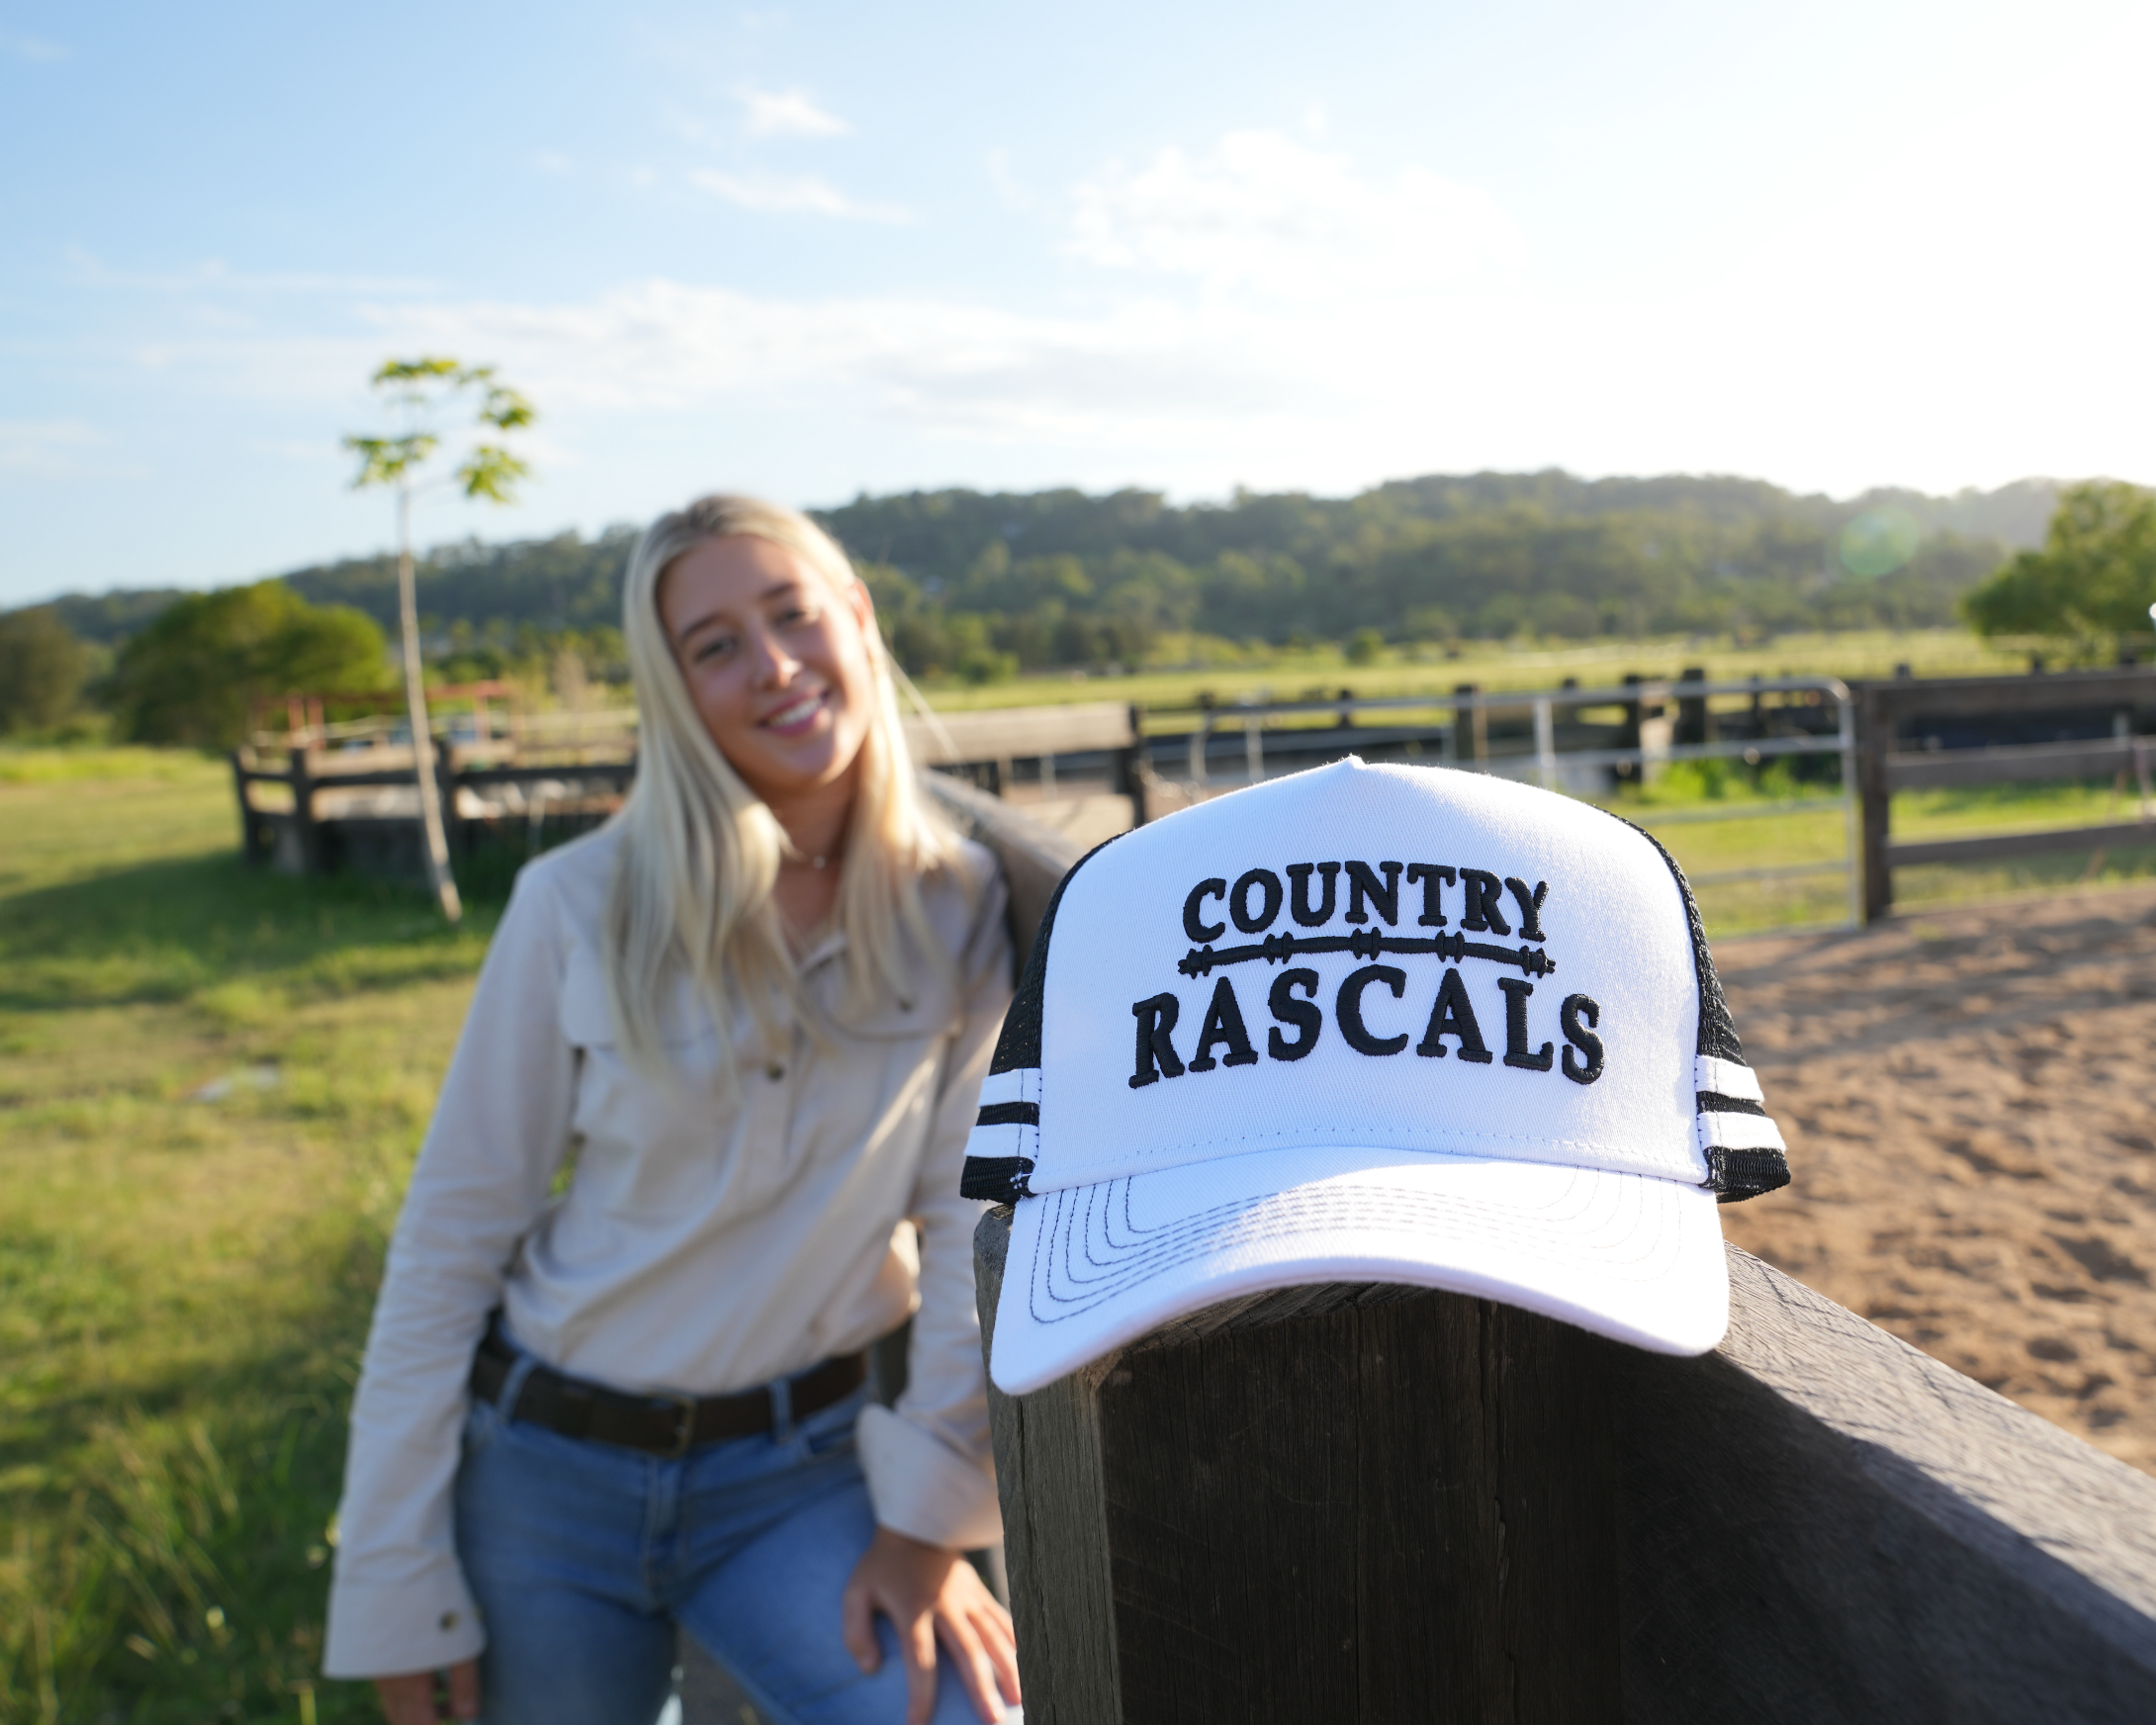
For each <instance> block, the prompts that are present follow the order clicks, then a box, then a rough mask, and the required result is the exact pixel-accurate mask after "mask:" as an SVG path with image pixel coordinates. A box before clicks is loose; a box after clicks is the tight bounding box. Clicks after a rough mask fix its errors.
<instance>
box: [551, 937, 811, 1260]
mask: <svg viewBox="0 0 2156 1725" xmlns="http://www.w3.org/2000/svg"><path fill="white" fill-rule="evenodd" d="M660 1022H661V1030H662V1035H663V1037H664V1044H665V1049H666V1055H667V1062H668V1065H669V1066H670V1068H671V1069H672V1073H671V1076H668V1077H663V1076H660V1075H658V1074H655V1073H647V1072H645V1071H643V1070H640V1069H639V1068H638V1067H637V1066H635V1065H634V1064H632V1063H631V1061H630V1060H629V1058H628V1053H627V1050H626V1049H624V1048H623V1047H622V1046H621V1043H620V1038H619V1036H618V1034H617V1033H616V1031H615V1028H614V1022H613V1015H612V1012H611V1010H610V1009H609V1007H608V1005H607V999H606V983H605V978H604V976H603V974H602V973H601V971H600V969H599V966H598V963H597V961H596V959H595V958H588V957H585V956H584V954H579V961H575V962H573V963H572V964H571V967H570V971H569V974H568V976H567V977H566V978H565V979H564V987H563V990H562V1009H561V1028H562V1035H563V1038H564V1040H565V1041H567V1042H568V1043H569V1044H570V1045H571V1046H572V1047H574V1048H575V1049H576V1050H577V1052H578V1061H577V1066H578V1071H577V1094H576V1101H575V1105H574V1108H573V1111H572V1122H573V1126H574V1130H575V1132H576V1135H577V1139H578V1144H577V1173H576V1179H575V1181H574V1183H573V1185H572V1187H571V1194H570V1207H571V1208H572V1210H576V1211H581V1212H584V1213H585V1214H586V1215H587V1216H592V1215H594V1214H603V1215H606V1216H611V1217H614V1218H617V1219H620V1220H623V1221H632V1222H636V1223H639V1224H643V1225H647V1226H648V1225H653V1224H658V1225H663V1226H669V1227H677V1226H682V1225H684V1224H686V1223H688V1222H689V1221H690V1220H691V1219H692V1218H699V1217H708V1216H709V1215H710V1214H711V1213H712V1211H713V1210H714V1209H715V1208H718V1207H721V1206H723V1207H724V1208H726V1209H728V1210H730V1211H731V1210H734V1209H736V1208H739V1207H745V1206H747V1207H753V1206H755V1205H756V1204H758V1203H759V1202H760V1201H761V1199H760V1194H759V1193H758V1192H757V1191H755V1190H753V1188H761V1187H764V1186H767V1185H769V1184H771V1180H770V1172H771V1171H770V1170H767V1169H766V1168H765V1167H764V1166H763V1164H764V1163H765V1162H767V1161H772V1160H776V1159H779V1158H780V1157H781V1155H782V1147H783V1146H782V1142H780V1141H771V1142H769V1143H768V1145H767V1146H766V1145H764V1144H763V1143H760V1142H759V1140H760V1139H765V1138H771V1139H774V1140H782V1138H783V1135H784V1131H785V1125H784V1121H783V1118H782V1117H781V1118H780V1119H779V1120H777V1121H776V1122H771V1121H764V1120H762V1119H759V1118H756V1117H757V1116H760V1115H762V1114H764V1113H767V1112H768V1110H767V1109H765V1108H759V1107H758V1106H757V1105H758V1104H759V1103H760V1102H763V1101H764V1100H765V1099H764V1098H762V1097H761V1096H760V1095H759V1092H760V1090H762V1089H764V1088H774V1086H772V1085H771V1083H770V1080H768V1079H767V1078H765V1077H764V1067H765V1065H767V1064H770V1062H764V1061H752V1060H750V1059H748V1058H746V1057H745V1058H744V1059H743V1060H742V1064H741V1068H740V1078H739V1080H738V1083H737V1085H736V1087H735V1090H734V1092H733V1094H732V1095H731V1097H730V1096H729V1095H728V1093H727V1092H726V1090H725V1089H724V1088H723V1087H722V1085H721V1083H720V1081H719V1065H720V1061H721V1058H722V1054H723V1050H722V1047H721V1044H720V1041H719V1033H718V1030H717V1027H716V1026H715V1025H714V1024H713V1022H712V1019H711V1016H710V1014H709V1013H708V1012H707V1011H706V1010H704V1008H703V1007H702V1005H701V1004H700V1003H699V1002H698V1001H697V1000H696V999H695V998H694V996H693V995H692V994H690V993H689V991H688V990H687V989H686V988H679V989H676V990H675V991H674V994H673V996H672V997H671V998H670V999H669V1000H668V1002H667V1010H666V1012H665V1013H663V1014H662V1016H661V1021H660ZM773 1126H775V1128H776V1131H775V1133H773V1132H772V1130H771V1129H772V1128H773Z"/></svg>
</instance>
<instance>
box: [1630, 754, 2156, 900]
mask: <svg viewBox="0 0 2156 1725" xmlns="http://www.w3.org/2000/svg"><path fill="white" fill-rule="evenodd" d="M1834 793H1835V787H1834V786H1833V785H1831V784H1828V785H1820V786H1816V787H1811V788H1810V789H1809V791H1807V788H1806V787H1804V786H1801V785H1798V784H1794V783H1792V782H1790V781H1789V780H1788V779H1786V778H1784V777H1780V776H1779V775H1772V776H1770V777H1769V778H1768V780H1767V782H1766V783H1765V784H1764V785H1763V786H1762V787H1757V788H1755V787H1753V786H1752V784H1751V782H1750V781H1749V779H1748V778H1747V777H1746V775H1745V774H1744V773H1743V772H1740V771H1735V770H1730V769H1724V768H1723V767H1722V765H1721V764H1719V763H1697V764H1694V763H1684V764H1681V765H1678V766H1676V767H1673V768H1671V769H1670V770H1669V771H1668V772H1666V773H1665V774H1664V775H1663V777H1662V779H1661V780H1660V781H1659V782H1658V783H1656V784H1654V785H1652V786H1649V787H1648V788H1647V789H1646V790H1645V791H1643V792H1633V791H1627V792H1626V793H1624V794H1623V795H1621V796H1619V797H1616V798H1612V799H1610V801H1609V804H1608V806H1610V807H1611V808H1613V809H1615V810H1616V811H1617V812H1618V813H1619V814H1622V815H1624V816H1625V817H1626V819H1628V820H1633V821H1637V822H1638V823H1639V824H1640V825H1642V826H1644V827H1646V828H1647V829H1648V830H1649V831H1650V832H1652V833H1654V834H1655V835H1656V837H1657V838H1659V839H1661V840H1662V843H1663V844H1664V845H1666V846H1667V847H1668V848H1669V851H1670V854H1671V855H1672V856H1674V857H1675V858H1676V859H1677V861H1678V862H1679V863H1682V864H1683V866H1684V870H1685V872H1686V873H1687V874H1688V875H1699V874H1706V873H1710V872H1713V871H1717V870H1721V869H1732V868H1753V867H1761V866H1766V865H1775V864H1784V863H1834V862H1839V861H1840V860H1841V859H1842V856H1843V855H1844V854H1845V848H1846V839H1845V836H1844V835H1845V833H1846V827H1845V825H1844V820H1843V816H1842V811H1841V809H1840V808H1839V807H1836V808H1827V809H1818V810H1806V811H1800V812H1795V813H1784V812H1781V811H1780V810H1779V809H1778V807H1777V804H1778V803H1781V802H1784V801H1786V800H1788V799H1789V798H1792V797H1795V796H1800V795H1806V794H1809V795H1811V796H1815V797H1817V796H1828V795H1833V794H1834ZM1710 808H1719V809H1723V810H1726V811H1729V812H1733V813H1737V812H1742V813H1743V817H1744V818H1741V819H1736V820H1729V821H1716V822H1711V823H1699V824H1694V823H1691V822H1682V823H1676V822H1671V823H1668V824H1663V822H1662V821H1660V820H1658V816H1662V817H1666V816H1670V815H1679V816H1681V815H1689V814H1696V813H1698V812H1700V811H1702V810H1705V809H1710ZM2138 808H2139V799H2138V796H2137V794H2136V793H2134V791H2133V790H2132V788H2131V786H2130V785H2129V787H2128V789H2127V791H2126V792H2125V794H2123V795H2121V794H2119V793H2118V792H2117V790H2116V788H2115V787H2114V784H2113V782H2112V781H2111V780H2109V779H2103V780H2089V781H2083V782H2071V781H2070V782H2065V783H2058V784H2000V785H1985V786H1980V787H1974V788H1970V789H1966V790H1927V791H1907V792H1903V793H1902V794H1900V795H1898V796H1896V797H1895V798H1894V804H1893V809H1892V812H1891V814H1890V817H1889V821H1890V830H1891V831H1892V832H1893V834H1894V836H1895V837H1896V838H1899V839H1920V838H1922V839H1948V838H1973V837H1975V836H1977V835H1979V834H1990V833H2019V832H2040V831H2044V830H2047V829H2056V828H2062V827H2085V826H2098V825H2104V824H2108V823H2111V822H2115V821H2130V820H2132V819H2133V818H2134V817H2135V814H2136V812H2137V810H2138ZM2151 834H2152V837H2151V842H2150V843H2149V844H2147V845H2136V846H2126V847H2113V848H2111V849H2110V850H2107V851H2099V852H2069V853H2066V854H2064V855H2061V856H2056V857H2030V858H2023V859H2021V860H2018V861H2014V862H2006V863H1979V864H1967V863H1941V864H1936V865H1927V866H1925V867H1920V868H1902V869H1897V870H1896V871H1895V876H1894V888H1895V905H1896V908H1897V909H1908V910H1915V909H1922V908H1928V907H1937V906H1943V905H1948V904H1960V903H1967V902H1970V901H1972V900H1976V899H1981V898H1996V897H2000V896H2003V895H2006V894H2011V893H2017V892H2030V891H2039V890H2045V889H2050V888H2056V887H2064V886H2072V885H2081V884H2089V883H2105V882H2109V883H2114V884H2116V883H2124V882H2127V881H2132V880H2147V879H2151V878H2156V828H2152V829H2151ZM1847 894H1848V889H1847V886H1846V884H1845V881H1844V879H1843V877H1842V876H1841V875H1839V874H1822V875H1816V876H1806V877H1801V878H1796V879H1785V880H1776V881H1756V882H1752V881H1747V882H1725V883H1722V884H1719V885H1706V886H1702V887H1700V888H1699V891H1698V897H1699V903H1700V911H1701V914H1702V915H1703V916H1704V917H1705V919H1706V923H1707V931H1708V933H1709V934H1710V935H1716V936H1721V935H1733V934H1756V933H1762V932H1765V931H1768V930H1772V929H1776V928H1795V927H1804V926H1810V925H1812V924H1816V923H1831V922H1838V921H1840V920H1842V918H1844V917H1845V916H1846V915H1847V914H1848V910H1847V905H1848V896H1847Z"/></svg>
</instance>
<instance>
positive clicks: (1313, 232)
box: [1070, 132, 1526, 301]
mask: <svg viewBox="0 0 2156 1725" xmlns="http://www.w3.org/2000/svg"><path fill="white" fill-rule="evenodd" d="M1074 201H1075V213H1074V220H1073V223H1072V233H1071V241H1070V249H1071V251H1072V253H1073V254H1074V255H1076V256H1078V257H1080V258H1083V259H1084V260H1086V261H1087V262H1089V263H1094V264H1098V265H1100V266H1102V267H1104V268H1109V269H1136V270H1148V271H1153V272H1157V273H1160V274H1166V275H1176V276H1193V277H1196V278H1198V279H1199V280H1200V281H1202V282H1203V283H1204V284H1205V285H1206V287H1207V288H1208V289H1209V290H1210V291H1212V292H1213V293H1226V292H1237V291H1240V292H1255V293H1258V294H1263V295H1268V296H1272V297H1277V298H1281V299H1292V300H1303V301H1311V300H1321V299H1325V298H1329V297H1337V296H1338V295H1339V294H1341V293H1342V292H1348V293H1353V294H1356V295H1358V296H1364V295H1369V294H1372V293H1377V294H1389V293H1423V292H1427V291H1429V290H1431V289H1434V288H1452V287H1459V286H1462V285H1464V284H1467V283H1469V282H1471V281H1473V280H1476V279H1478V278H1482V277H1487V276H1490V275H1492V274H1495V273H1500V272H1502V271H1504V270H1506V269H1509V268H1510V267H1511V266H1513V265H1515V264H1516V263H1518V262H1519V261H1521V259H1522V258H1523V256H1524V253H1525V249H1526V248H1525V245H1524V242H1523V241H1522V239H1521V237H1520V235H1519V232H1518V230H1517V229H1516V228H1515V227H1513V226H1512V224H1511V222H1510V221H1509V220H1508V219H1507V218H1506V217H1505V215H1504V213H1503V212H1502V211H1501V210H1499V209H1498V207H1497V205H1496V204H1495V202H1494V201H1493V200H1492V199H1491V198H1490V197H1489V196H1488V194H1486V193H1484V192H1482V191H1479V190H1477V189H1476V188H1475V187H1472V186H1463V185H1460V184H1457V183H1456V182H1454V181H1451V180H1445V179H1441V178H1439V177H1438V176H1437V175H1435V174H1432V173H1429V172H1427V171H1426V170H1424V169H1422V168H1418V167H1404V168H1401V169H1400V170H1399V171H1398V172H1397V173H1395V174H1394V175H1393V176H1392V179H1391V180H1389V181H1386V180H1379V179H1375V178H1366V177H1364V176H1362V175H1360V174H1358V173H1357V172H1356V170H1355V166H1354V164H1353V163H1352V162H1351V161H1350V160H1349V158H1348V157H1346V156H1345V155H1340V154H1336V153H1332V152H1329V151H1325V150H1320V149H1315V148H1312V147H1311V146H1309V145H1307V144H1304V143H1301V142H1298V141H1297V140H1296V139H1294V138H1292V137H1288V136H1283V135H1281V134H1279V133H1276V132H1234V133H1229V134H1228V135H1227V136H1225V137H1223V138H1221V139H1220V141H1219V142H1218V143H1217V144H1215V145H1214V146H1213V149H1212V151H1211V152H1210V153H1208V154H1205V155H1200V156H1192V155H1187V154H1185V153H1184V152H1183V151H1182V150H1180V149H1165V150H1162V151H1161V152H1160V154H1159V155H1157V156H1155V157H1154V158H1153V160H1152V161H1151V162H1150V163H1149V164H1148V165H1147V166H1145V167H1142V168H1139V169H1137V170H1135V171H1132V170H1130V169H1126V168H1122V167H1116V168H1111V169H1110V170H1108V171H1107V172H1105V173H1103V174H1100V175H1098V176H1096V177H1095V178H1093V179H1090V180H1087V181H1085V182H1083V183H1082V184H1080V185H1079V186H1078V188H1077V190H1076V192H1075V194H1074Z"/></svg>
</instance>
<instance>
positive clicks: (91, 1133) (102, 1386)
mask: <svg viewBox="0 0 2156 1725" xmlns="http://www.w3.org/2000/svg"><path fill="white" fill-rule="evenodd" d="M233 827H234V822H233V816H232V810H231V791H230V780H229V777H228V775H227V773H226V772H225V769H224V768H223V767H222V766H220V765H218V764H214V763H207V762H203V761H201V760H199V759H194V758H190V757H186V756H163V757H157V758H154V759H152V760H149V761H146V762H145V761H142V760H140V759H128V758H126V757H121V758H118V759H115V758H111V757H99V756H78V757H73V758H63V759H57V760H51V761H46V762H45V763H42V764H39V770H37V771H30V770H27V765H26V763H25V762H24V761H23V760H22V759H21V758H17V759H15V760H12V761H6V762H4V763H0V831H4V832H5V833H6V835H7V837H6V840H5V843H4V846H0V1115H4V1118H5V1123H6V1126H5V1132H4V1134H0V1503H4V1506H5V1507H4V1520H5V1524H6V1527H7V1529H8V1535H7V1541H6V1546H5V1549H0V1719H4V1720H6V1721H9V1722H10V1725H13V1722H15V1721H29V1720H39V1721H44V1720H54V1719H68V1720H97V1721H102V1720H107V1719H111V1720H144V1721H150V1720H157V1721H163V1720H170V1721H175V1722H178V1721H191V1722H192V1721H205V1720H216V1719H284V1720H306V1719H323V1720H328V1719H339V1718H350V1719H361V1718H367V1717H371V1716H373V1715H372V1712H371V1709H372V1702H371V1700H370V1699H369V1698H368V1697H367V1696H366V1695H364V1694H363V1693H361V1692H360V1691H359V1690H358V1689H356V1688H353V1687H351V1686H349V1685H341V1684H333V1685H326V1686H324V1685H321V1684H320V1683H319V1680H317V1679H316V1678H315V1676H314V1670H315V1666H316V1663H317V1661H318V1658H319V1654H320V1645H321V1618H322V1600H323V1595H324V1590H325V1587H326V1582H327V1572H326V1569H325V1568H324V1564H325V1560H326V1557H327V1549H326V1547H327V1539H328V1533H327V1527H328V1521H329V1516H330V1512H331V1510H332V1508H333V1507H334V1503H335V1497H336V1483H337V1479H338V1476H339V1473H340V1470H341V1467H342V1461H343V1447H344V1436H343V1433H344V1409H345V1404H346V1401H347V1399H348V1397H349V1394H350V1387H351V1382H352V1378H353V1373H354V1370H355V1366H356V1362H357V1359H358V1354H359V1349H360V1345H361V1343H362V1341H363V1339H364V1333H365V1325H366V1319H367V1312H368V1309H369V1305H370V1302H371V1299H372V1294H373V1288H374V1283H375V1278H376V1276H377V1274H378V1271H379V1266H380V1261H381V1254H382V1247H383V1243H384V1240H385V1237H386V1231H387V1229H388V1227H389V1226H390V1224H391V1223H392V1222H393V1220H394V1218H395V1214H396V1208H397V1204H398V1200H399V1196H400V1194H401V1192H402V1190H403V1186H404V1176H405V1172H406V1169H407V1167H408V1165H409V1159H410V1156H411V1153H412V1151H413V1148H414V1147H415V1144H416V1140H417V1136H418V1133H419V1131H420V1128H421V1126H422V1124H423V1122H424V1119H425V1116H426V1112H427V1110H428V1108H429V1106H430V1105H431V1101H432V1096H433V1091H434V1087H435V1085H436V1083H437V1081H438V1079H439V1076H440V1073H441V1071H442V1068H443V1067H444V1065H445V1064H446V1062H447V1058H448V1053H449V1047H450V1042H451V1039H452V1038H453V1037H454V1036H455V1034H456V1030H457V1026H458V1023H459V1020H460V1017H461V1015H462V1011H463V1006H464V1001H465V998H466V995H467V993H468V991H469V987H470V979H471V976H472V974H473V972H474V970H475V968H476V967H477V964H478V961H479V958H480V955H481V953H482V952H483V951H484V949H485V944H486V939H487V934H488V931H489V928H490V926H491V921H492V913H491V911H490V909H489V908H488V907H485V906H482V907H479V909H478V910H477V911H476V912H475V914H474V915H473V917H472V918H471V919H470V920H469V921H468V923H467V924H466V926H465V928H464V929H463V930H461V931H458V932H454V933H452V932H449V931H446V930H444V929H442V928H441V927H440V926H439V925H437V924H436V923H434V922H433V921H431V920H430V919H429V918H428V916H427V915H426V914H425V911H424V907H423V905H422V904H420V903H419V902H417V901H415V900H413V899H412V898H410V897H407V896H405V895H404V894H403V893H399V892H395V891H391V890H387V889H376V888H369V887H367V886H364V885H358V884H351V883H345V882H333V883H324V882H301V881H293V880H284V879H279V878H276V877H272V876H265V875H260V874H253V873H248V872H246V871H244V870H243V869H242V868H241V866H240V864H239V863H238V861H237V859H236V856H235V854H234V841H235V835H234V831H233Z"/></svg>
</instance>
